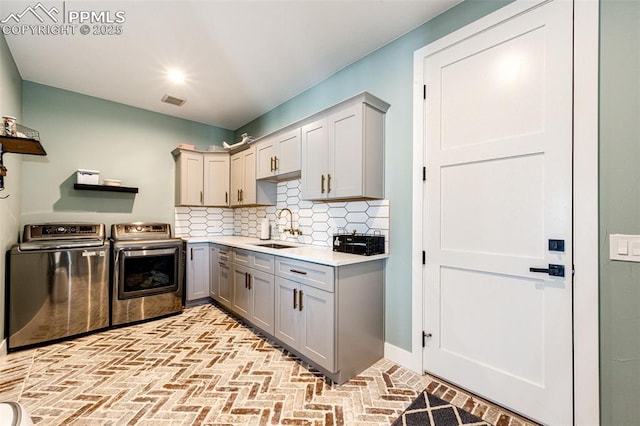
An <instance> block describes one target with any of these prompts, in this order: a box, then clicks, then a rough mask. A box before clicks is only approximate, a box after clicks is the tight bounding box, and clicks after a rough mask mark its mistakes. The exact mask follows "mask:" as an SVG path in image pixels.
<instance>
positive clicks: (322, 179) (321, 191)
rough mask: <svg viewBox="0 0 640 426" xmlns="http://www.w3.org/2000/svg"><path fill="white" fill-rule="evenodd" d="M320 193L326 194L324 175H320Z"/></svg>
mask: <svg viewBox="0 0 640 426" xmlns="http://www.w3.org/2000/svg"><path fill="white" fill-rule="evenodd" d="M320 193H321V194H324V175H322V176H321V177H320Z"/></svg>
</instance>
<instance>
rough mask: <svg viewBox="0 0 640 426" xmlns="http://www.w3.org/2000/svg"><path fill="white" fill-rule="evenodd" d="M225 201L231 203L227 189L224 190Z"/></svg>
mask: <svg viewBox="0 0 640 426" xmlns="http://www.w3.org/2000/svg"><path fill="white" fill-rule="evenodd" d="M224 203H225V204H228V203H229V193H228V192H227V191H224Z"/></svg>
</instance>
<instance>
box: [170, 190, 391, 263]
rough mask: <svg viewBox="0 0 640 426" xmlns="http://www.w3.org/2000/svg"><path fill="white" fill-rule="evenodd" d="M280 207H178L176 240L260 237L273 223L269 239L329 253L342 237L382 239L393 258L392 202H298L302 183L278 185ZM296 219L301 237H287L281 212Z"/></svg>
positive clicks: (287, 219) (287, 221) (286, 219)
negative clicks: (262, 222) (260, 230)
mask: <svg viewBox="0 0 640 426" xmlns="http://www.w3.org/2000/svg"><path fill="white" fill-rule="evenodd" d="M277 194H278V196H277V205H276V206H268V207H246V208H237V209H228V208H214V207H176V210H175V228H174V229H175V234H176V236H179V237H207V236H221V235H240V236H243V237H257V236H258V225H259V222H260V220H261V219H262V218H265V217H266V218H267V219H268V220H269V222H270V223H271V239H276V240H283V241H289V242H297V243H302V244H314V245H318V246H325V247H326V246H328V247H331V238H332V236H333V234H336V233H338V232H348V233H352V232H353V231H356V232H358V233H359V234H367V233H371V234H374V233H375V234H382V235H384V236H385V250H386V251H387V252H389V200H368V201H348V202H335V203H334V202H330V203H324V202H323V203H314V202H311V201H304V200H301V199H300V179H296V180H291V181H288V182H280V183H278V187H277ZM285 207H286V208H288V209H290V210H291V212H292V213H293V228H294V229H299V230H300V231H302V235H291V234H289V233H285V232H284V229H288V228H290V227H291V218H290V217H289V214H288V213H284V214H282V217H281V218H280V219H278V218H277V216H276V213H277V212H278V211H280V210H281V209H283V208H285Z"/></svg>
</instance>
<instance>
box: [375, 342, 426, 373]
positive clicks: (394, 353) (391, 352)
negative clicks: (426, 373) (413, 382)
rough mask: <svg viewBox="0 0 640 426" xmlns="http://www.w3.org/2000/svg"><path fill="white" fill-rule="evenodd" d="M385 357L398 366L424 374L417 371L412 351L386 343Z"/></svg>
mask: <svg viewBox="0 0 640 426" xmlns="http://www.w3.org/2000/svg"><path fill="white" fill-rule="evenodd" d="M384 357H385V358H386V359H388V360H389V361H393V362H395V363H396V364H399V365H401V366H403V367H404V368H408V369H409V370H411V371H415V372H416V373H419V374H422V371H419V369H418V370H416V368H415V365H414V364H415V363H414V362H413V360H414V356H413V354H412V353H411V352H410V351H407V350H405V349H402V348H399V347H397V346H395V345H392V344H391V343H387V342H385V344H384Z"/></svg>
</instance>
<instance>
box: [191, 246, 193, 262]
mask: <svg viewBox="0 0 640 426" xmlns="http://www.w3.org/2000/svg"><path fill="white" fill-rule="evenodd" d="M191 260H193V247H191Z"/></svg>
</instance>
